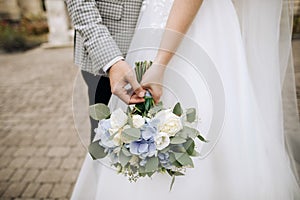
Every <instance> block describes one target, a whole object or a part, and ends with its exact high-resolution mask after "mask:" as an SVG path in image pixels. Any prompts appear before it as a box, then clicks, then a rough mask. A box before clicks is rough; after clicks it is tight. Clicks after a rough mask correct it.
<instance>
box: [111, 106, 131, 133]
mask: <svg viewBox="0 0 300 200" xmlns="http://www.w3.org/2000/svg"><path fill="white" fill-rule="evenodd" d="M127 120H128V117H127V115H126V114H125V113H124V112H123V111H122V110H121V108H118V109H117V110H115V111H114V112H113V113H112V114H111V116H110V125H111V128H112V129H120V128H122V127H123V126H124V125H125V124H126V123H127Z"/></svg>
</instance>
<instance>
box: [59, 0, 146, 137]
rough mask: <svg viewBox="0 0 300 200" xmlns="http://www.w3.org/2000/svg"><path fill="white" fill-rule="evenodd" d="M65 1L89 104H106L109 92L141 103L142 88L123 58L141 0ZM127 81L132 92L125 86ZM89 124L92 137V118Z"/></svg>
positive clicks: (109, 95)
mask: <svg viewBox="0 0 300 200" xmlns="http://www.w3.org/2000/svg"><path fill="white" fill-rule="evenodd" d="M65 1H66V4H67V9H68V11H69V14H70V17H71V19H72V22H73V25H74V28H75V47H74V62H75V64H76V65H78V66H79V67H80V68H81V70H82V76H83V78H84V80H85V82H86V83H87V85H88V93H89V103H90V105H91V104H95V103H104V104H107V103H108V101H109V99H110V97H111V91H112V93H113V94H115V95H117V96H118V97H119V98H120V99H122V100H123V101H124V102H125V103H128V104H131V103H139V102H143V100H144V99H143V97H144V90H143V88H142V87H141V86H140V84H139V83H138V82H137V80H136V77H135V74H134V71H133V70H132V68H131V66H129V65H128V64H127V63H126V62H125V61H124V58H125V56H126V54H127V51H128V48H129V45H130V42H131V39H132V36H133V33H134V30H135V27H136V23H137V20H138V17H139V13H140V9H141V6H142V2H143V0H129V1H128V0H65ZM107 75H109V78H108V77H107ZM128 83H129V84H130V85H131V87H132V89H133V91H134V93H133V95H132V93H128V92H127V91H126V90H125V89H124V87H125V85H127V84H128ZM91 127H92V129H91V140H93V138H94V136H95V133H94V129H95V128H96V127H97V122H96V121H95V120H93V119H91Z"/></svg>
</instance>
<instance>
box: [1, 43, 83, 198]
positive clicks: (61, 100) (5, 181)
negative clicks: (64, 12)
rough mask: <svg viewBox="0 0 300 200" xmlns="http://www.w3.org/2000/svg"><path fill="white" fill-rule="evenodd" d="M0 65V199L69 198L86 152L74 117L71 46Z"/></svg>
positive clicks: (10, 58) (4, 59) (6, 59)
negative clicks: (75, 126) (75, 127)
mask: <svg viewBox="0 0 300 200" xmlns="http://www.w3.org/2000/svg"><path fill="white" fill-rule="evenodd" d="M0 63H1V64H0V66H1V67H0V77H1V79H0V81H1V82H0V94H1V103H0V112H1V114H0V156H1V157H0V199H14V198H16V199H48V198H49V199H69V197H70V195H71V192H72V188H73V185H74V183H75V180H76V177H77V175H78V172H79V169H80V167H81V164H82V160H83V157H84V155H85V152H86V151H85V149H84V148H83V146H82V145H81V143H80V141H79V139H78V137H77V135H76V131H75V129H74V123H73V116H72V87H73V81H74V78H75V75H76V72H77V70H76V68H75V67H74V66H73V65H72V49H71V48H66V49H53V50H46V49H41V48H39V49H35V50H32V51H28V52H26V53H23V54H21V53H20V54H12V55H0Z"/></svg>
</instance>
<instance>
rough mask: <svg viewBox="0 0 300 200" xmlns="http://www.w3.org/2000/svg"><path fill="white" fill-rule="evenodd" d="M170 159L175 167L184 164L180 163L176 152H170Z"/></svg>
mask: <svg viewBox="0 0 300 200" xmlns="http://www.w3.org/2000/svg"><path fill="white" fill-rule="evenodd" d="M169 161H170V162H171V163H172V165H173V166H175V167H178V168H180V167H182V164H180V163H179V162H178V161H177V160H176V158H175V154H174V153H170V157H169ZM172 175H173V174H172Z"/></svg>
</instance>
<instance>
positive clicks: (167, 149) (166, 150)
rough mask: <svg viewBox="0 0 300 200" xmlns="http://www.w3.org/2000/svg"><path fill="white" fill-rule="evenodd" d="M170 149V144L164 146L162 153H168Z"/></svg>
mask: <svg viewBox="0 0 300 200" xmlns="http://www.w3.org/2000/svg"><path fill="white" fill-rule="evenodd" d="M168 151H170V146H168V147H166V148H164V149H163V150H160V152H161V153H167V152H168Z"/></svg>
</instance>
